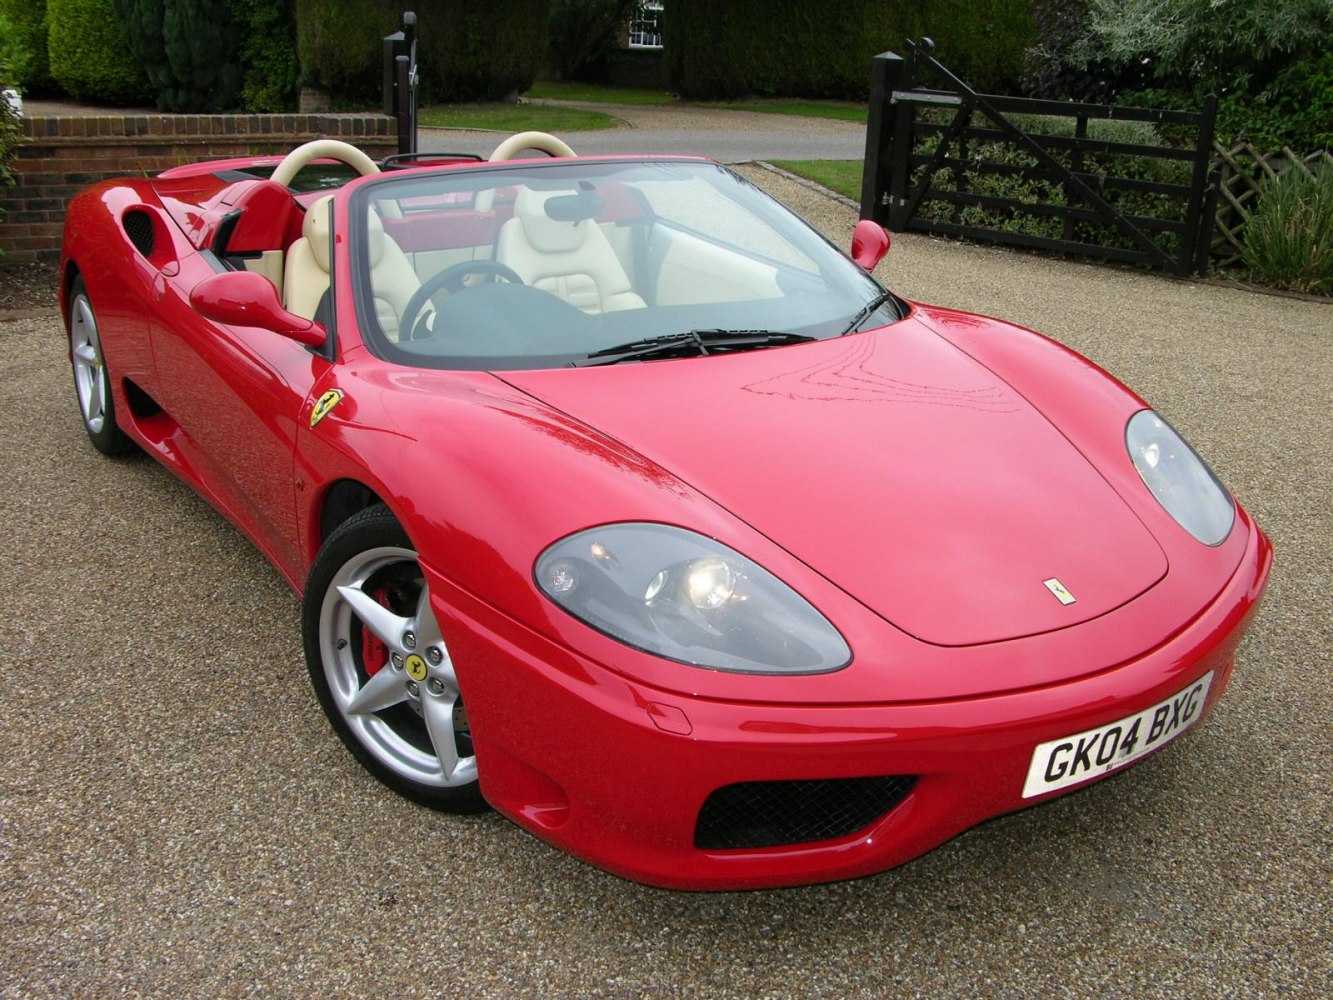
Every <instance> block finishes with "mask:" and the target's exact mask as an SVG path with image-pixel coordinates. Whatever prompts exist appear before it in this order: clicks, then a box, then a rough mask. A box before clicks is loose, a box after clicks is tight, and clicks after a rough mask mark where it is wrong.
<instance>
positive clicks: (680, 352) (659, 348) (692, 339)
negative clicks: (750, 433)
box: [570, 330, 815, 368]
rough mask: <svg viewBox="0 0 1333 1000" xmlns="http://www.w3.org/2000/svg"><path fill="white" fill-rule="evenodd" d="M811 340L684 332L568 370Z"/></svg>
mask: <svg viewBox="0 0 1333 1000" xmlns="http://www.w3.org/2000/svg"><path fill="white" fill-rule="evenodd" d="M814 339H815V338H814V337H810V336H807V335H806V334H804V333H784V332H779V331H775V330H686V331H685V332H684V333H668V334H665V335H664V336H661V337H649V338H648V339H646V340H632V341H630V342H629V343H628V344H618V345H616V346H615V347H607V348H604V349H603V350H600V351H593V352H592V353H591V354H589V355H588V356H587V358H585V359H583V360H582V361H572V362H570V365H571V367H574V368H585V367H590V366H592V365H615V364H619V363H620V362H622V361H651V360H653V359H660V358H686V357H692V356H698V355H703V354H726V353H729V352H731V351H748V350H752V349H756V348H761V347H778V346H780V345H782V344H800V343H803V342H804V341H807V340H814Z"/></svg>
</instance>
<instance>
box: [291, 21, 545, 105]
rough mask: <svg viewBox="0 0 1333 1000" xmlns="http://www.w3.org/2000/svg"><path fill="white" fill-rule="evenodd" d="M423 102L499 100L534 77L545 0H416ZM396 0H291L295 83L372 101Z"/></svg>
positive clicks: (392, 27) (540, 51)
mask: <svg viewBox="0 0 1333 1000" xmlns="http://www.w3.org/2000/svg"><path fill="white" fill-rule="evenodd" d="M411 6H412V7H414V8H415V10H416V12H417V18H418V25H419V29H420V36H419V41H418V46H417V52H418V61H419V63H420V69H421V86H422V93H421V97H422V99H423V100H424V101H437V100H448V101H478V100H498V99H500V98H503V97H506V96H508V95H510V94H519V93H522V92H523V91H525V90H527V89H528V88H529V87H530V86H532V82H533V81H534V80H535V79H536V78H537V68H538V66H539V65H540V64H541V60H542V57H543V56H544V54H545V48H546V26H547V13H548V0H490V2H488V3H486V4H479V3H476V2H475V0H418V2H416V3H414V4H412V5H411ZM402 11H403V3H402V0H296V26H297V44H298V49H299V52H300V60H301V81H302V83H304V84H307V85H310V86H315V87H321V88H323V89H325V90H328V91H330V92H331V93H333V94H334V95H335V97H339V98H343V99H345V100H352V101H373V100H378V98H379V96H380V87H381V81H382V68H381V53H382V48H381V44H382V43H381V39H382V38H383V37H384V36H385V35H387V34H389V33H390V32H393V31H396V30H398V29H399V27H400V26H401V21H402Z"/></svg>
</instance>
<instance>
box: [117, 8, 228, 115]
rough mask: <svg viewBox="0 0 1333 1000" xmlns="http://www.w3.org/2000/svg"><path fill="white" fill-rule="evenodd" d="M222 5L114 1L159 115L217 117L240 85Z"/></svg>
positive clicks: (225, 14) (226, 12) (225, 9)
mask: <svg viewBox="0 0 1333 1000" xmlns="http://www.w3.org/2000/svg"><path fill="white" fill-rule="evenodd" d="M230 7H231V5H230V4H228V3H227V2H226V0H116V11H117V13H118V14H119V15H120V19H121V23H122V24H124V26H125V35H126V38H127V39H128V41H129V44H130V51H131V52H133V53H134V56H135V58H136V59H138V60H139V63H140V65H141V66H143V68H144V71H145V72H146V73H147V74H148V79H149V80H151V81H152V83H153V85H154V86H155V87H156V88H157V106H158V108H159V109H160V110H162V111H222V110H226V109H228V108H233V107H235V106H236V105H237V103H238V100H239V97H240V93H241V84H242V73H241V66H240V59H239V52H238V42H239V32H238V31H237V27H236V23H235V21H234V20H233V19H232V16H231V13H230Z"/></svg>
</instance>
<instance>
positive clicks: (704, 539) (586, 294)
mask: <svg viewBox="0 0 1333 1000" xmlns="http://www.w3.org/2000/svg"><path fill="white" fill-rule="evenodd" d="M525 150H534V151H535V154H534V153H527V154H525V155H524V156H521V157H520V156H517V155H516V154H519V153H522V152H523V151H525ZM541 154H546V155H541ZM887 248H888V238H887V235H886V234H885V233H884V231H883V229H881V228H880V227H879V226H877V225H875V224H874V223H872V222H869V221H863V222H861V223H860V224H859V225H858V226H857V227H856V235H855V238H854V240H853V243H852V247H851V254H850V256H849V255H847V254H844V253H842V252H841V251H839V250H838V249H836V248H835V247H834V246H832V245H831V244H830V243H829V242H828V241H827V240H825V239H824V238H823V237H822V236H820V235H819V234H818V233H817V232H815V231H814V230H813V229H812V228H810V227H809V226H808V225H807V224H806V223H804V222H803V221H801V220H800V219H799V218H797V217H796V216H794V215H793V214H792V213H791V212H789V211H788V210H787V209H785V208H784V207H782V206H781V205H780V204H778V203H777V202H776V201H774V200H773V199H772V198H770V197H768V196H767V195H766V194H764V193H763V192H762V191H760V190H759V189H757V188H756V187H755V186H754V185H753V184H751V183H749V182H748V181H746V180H745V179H743V178H742V177H740V176H738V175H737V174H736V173H734V172H732V171H731V170H729V169H727V168H725V167H723V166H720V165H718V164H717V163H714V162H711V161H709V160H706V159H701V158H697V157H686V156H651V157H637V156H636V157H577V156H575V155H574V154H573V153H572V152H571V150H570V149H569V148H568V147H567V146H566V145H565V144H564V143H563V142H561V141H560V140H559V139H555V138H554V137H551V136H547V135H544V134H542V133H524V134H521V135H518V136H515V137H513V138H512V139H510V140H506V141H505V142H504V143H502V144H501V146H500V147H499V148H498V149H497V150H496V152H495V154H494V155H493V156H492V157H491V159H490V160H489V161H479V160H476V159H475V158H469V157H463V156H458V157H448V156H444V157H415V158H414V157H408V158H406V159H400V160H397V161H396V162H391V163H387V162H386V164H385V169H381V168H380V167H379V166H378V165H376V164H375V163H373V162H372V161H371V160H370V159H369V158H368V157H366V156H365V154H364V153H362V152H361V151H359V150H357V149H355V148H353V147H351V146H349V145H346V144H345V143H341V142H336V141H332V140H322V141H317V142H314V143H309V144H307V145H305V146H302V147H299V148H297V149H295V150H294V151H293V152H291V153H290V154H289V155H287V156H286V157H285V158H281V159H279V158H277V157H272V158H262V157H261V158H255V159H247V160H227V161H215V162H205V163H199V164H194V165H188V166H183V167H178V168H175V169H172V170H168V171H166V172H165V173H162V174H160V175H158V176H156V177H149V178H127V179H125V180H123V181H113V182H107V183H103V184H100V185H98V186H96V187H94V188H92V189H90V190H89V191H87V192H85V193H83V194H82V195H80V196H79V197H78V198H77V199H76V200H75V201H74V202H73V203H72V205H71V206H70V209H69V214H68V222H67V226H66V231H65V242H64V252H63V258H62V263H61V267H62V293H61V294H62V305H63V308H64V315H65V318H66V321H67V325H68V333H69V347H70V359H71V363H72V367H73V373H74V385H75V390H76V395H77V398H78V404H79V408H80V411H81V414H82V417H83V422H84V424H85V426H86V429H87V432H88V437H89V438H90V439H91V441H92V444H93V445H94V446H95V447H96V448H98V449H99V450H101V451H103V452H105V453H108V454H117V453H123V452H126V451H129V450H133V449H141V450H143V451H146V452H148V453H149V454H150V455H152V456H154V457H155V458H156V459H157V460H158V461H160V462H162V463H163V464H164V465H165V466H167V467H168V468H169V469H171V470H172V471H174V472H175V473H176V474H177V475H179V476H180V477H181V478H182V479H183V480H185V481H186V482H187V483H189V484H190V485H191V486H192V487H193V488H194V489H196V490H198V491H199V492H200V493H201V494H202V495H203V496H204V497H206V498H207V499H208V500H209V502H210V503H212V504H213V505H214V506H215V507H216V508H217V509H218V510H219V511H221V512H222V513H223V514H224V515H225V516H226V517H227V518H228V519H230V520H231V521H232V522H233V523H234V524H235V525H236V527H237V528H239V529H240V530H241V531H242V532H243V533H244V534H245V535H246V536H247V537H248V538H249V539H251V540H252V541H253V542H254V544H255V545H256V546H257V547H258V548H259V549H260V551H261V552H262V553H263V554H264V555H265V556H266V557H267V558H268V559H269V560H271V561H272V563H273V564H274V565H275V566H276V567H277V568H278V570H279V571H280V572H281V573H282V574H283V576H284V577H285V578H286V579H287V580H288V581H289V582H290V584H291V586H292V587H293V588H294V589H295V590H296V591H297V592H298V593H299V594H301V595H302V600H303V625H304V639H305V653H306V659H307V662H308V667H309V673H310V677H311V680H312V681H313V684H314V689H315V692H316V694H317V696H318V700H319V702H320V704H321V705H322V707H323V710H324V712H325V713H326V714H327V715H328V718H329V720H330V722H331V723H332V726H333V729H334V730H335V731H336V732H337V734H338V736H339V737H340V738H341V739H342V741H343V742H344V743H345V744H346V746H347V748H348V749H349V750H350V751H351V753H352V755H353V756H354V757H355V758H356V759H357V760H358V761H359V762H360V763H361V764H362V765H364V767H365V768H366V770H368V771H369V772H370V773H371V774H373V775H374V776H375V777H376V778H378V779H379V780H380V781H382V782H383V783H384V784H385V785H388V786H389V787H390V788H392V789H394V790H396V791H397V792H399V793H401V794H403V795H405V796H408V797H409V798H411V799H414V800H416V801H418V802H421V803H424V804H426V805H429V806H433V807H436V808H439V809H442V810H445V811H449V812H467V811H472V810H476V809H480V808H482V807H484V806H485V805H487V804H489V805H490V806H492V807H494V808H495V809H497V810H499V811H500V812H501V813H503V814H504V815H505V816H507V817H509V818H510V819H512V820H513V821H514V822H516V823H518V824H519V825H520V826H522V827H523V828H525V829H527V830H529V831H531V832H532V833H534V834H535V835H537V836H538V837H540V838H542V839H543V840H546V841H548V842H550V843H552V844H554V845H557V846H558V847H560V848H563V849H565V850H567V851H569V852H571V853H573V854H575V855H577V856H578V857H580V858H584V859H586V860H587V861H589V862H591V863H593V864H595V865H598V866H601V867H602V868H605V869H607V870H609V871H612V872H616V873H618V874H621V875H624V876H626V877H628V878H632V879H637V880H640V881H643V882H648V883H651V884H655V885H661V886H669V887H677V888H690V889H723V888H746V887H760V886H779V885H793V884H800V883H809V882H818V881H826V880H832V879H842V878H850V877H854V876H860V875H865V874H868V873H872V872H878V871H882V870H884V869H886V868H889V867H891V866H893V865H897V864H900V863H902V862H904V861H907V860H909V859H911V858H914V857H916V856H918V855H920V854H922V853H923V852H925V851H927V850H929V849H930V848H932V847H934V846H936V845H938V844H940V843H941V842H943V841H945V840H947V839H948V838H950V837H953V836H954V835H955V834H957V833H959V832H960V831H962V830H965V829H967V828H968V827H970V826H972V825H974V824H976V823H978V822H979V821H981V820H983V819H986V818H988V817H992V816H996V815H998V814H1001V813H1005V812H1008V811H1011V810H1015V809H1019V808H1021V807H1024V806H1027V805H1030V804H1033V803H1038V802H1042V801H1044V800H1046V799H1049V798H1051V797H1053V796H1056V795H1060V794H1062V793H1065V792H1067V791H1069V790H1071V789H1076V788H1080V787H1083V786H1086V785H1087V784H1088V783H1089V782H1092V781H1095V780H1096V779H1098V778H1101V777H1103V776H1105V775H1108V774H1112V773H1114V772H1116V771H1118V770H1119V769H1121V768H1124V767H1126V766H1127V765H1130V764H1132V763H1134V762H1136V761H1139V760H1141V759H1142V758H1143V757H1145V756H1146V755H1148V754H1150V753H1153V752H1154V751H1156V750H1157V749H1159V748H1161V747H1163V746H1165V745H1166V744H1167V743H1169V742H1171V741H1172V740H1174V739H1175V738H1176V737H1178V736H1180V735H1181V734H1182V733H1184V732H1186V731H1188V730H1189V729H1191V728H1192V727H1194V726H1195V725H1197V724H1198V723H1199V721H1200V720H1201V719H1202V718H1203V717H1204V716H1205V715H1206V714H1207V713H1208V712H1209V710H1210V709H1211V708H1212V706H1213V704H1214V703H1215V702H1216V701H1217V699H1218V698H1219V697H1220V696H1221V694H1222V692H1223V690H1224V689H1225V688H1226V686H1227V681H1228V680H1229V678H1230V675H1231V671H1232V667H1233V662H1234V655H1235V649H1236V646H1237V644H1238V643H1239V641H1240V639H1241V636H1242V633H1243V632H1244V630H1245V627H1246V624H1247V622H1248V620H1249V618H1250V617H1251V615H1252V614H1253V612H1254V610H1255V608H1256V607H1257V605H1258V603H1259V599H1260V596H1261V594H1262V591H1263V588H1264V584H1265V580H1266V578H1267V575H1268V570H1269V566H1270V563H1271V559H1272V550H1271V547H1270V544H1269V542H1268V540H1267V538H1266V537H1265V536H1264V534H1263V533H1262V532H1261V531H1260V530H1259V528H1258V527H1257V526H1256V525H1255V523H1254V522H1253V521H1252V520H1251V519H1250V518H1249V517H1248V516H1247V515H1246V513H1245V511H1244V510H1242V509H1241V508H1240V507H1239V506H1238V505H1237V504H1236V502H1235V500H1234V499H1233V498H1232V496H1231V495H1230V494H1229V493H1228V492H1227V490H1226V489H1225V488H1224V487H1223V486H1222V485H1221V484H1220V483H1219V482H1218V480H1217V479H1216V477H1215V476H1214V475H1213V473H1212V472H1210V471H1209V469H1208V467H1207V466H1206V465H1205V464H1204V463H1203V461H1202V460H1200V458H1199V457H1198V456H1197V455H1196V454H1195V452H1194V451H1193V450H1192V449H1191V448H1190V446H1189V445H1188V444H1186V443H1185V441H1184V440H1183V439H1182V438H1181V436H1180V435H1179V434H1177V433H1176V431H1175V430H1173V429H1172V427H1171V425H1170V424H1168V423H1167V422H1166V420H1164V419H1163V418H1162V417H1160V416H1159V415H1158V414H1157V413H1155V412H1154V411H1153V410H1152V409H1150V408H1149V407H1148V406H1147V405H1146V404H1145V403H1144V402H1143V401H1142V400H1141V399H1139V398H1138V397H1137V396H1136V395H1134V393H1133V392H1131V391H1130V390H1128V389H1126V388H1125V387H1124V386H1122V385H1121V384H1120V383H1118V382H1117V381H1116V380H1115V379H1113V378H1112V377H1111V376H1110V375H1108V374H1107V373H1106V372H1104V371H1102V370H1101V369H1099V368H1097V367H1096V366H1095V365H1093V364H1092V363H1091V362H1089V361H1087V360H1085V359H1084V358H1082V357H1079V356H1078V355H1076V354H1074V353H1072V352H1071V351H1069V350H1066V349H1065V348H1063V347H1061V346H1059V345H1058V344H1056V343H1054V342H1052V341H1050V340H1048V339H1046V338H1044V337H1042V336H1040V335H1038V334H1035V333H1032V332H1030V331H1028V330H1024V329H1021V328H1018V327H1015V326H1012V325H1009V324H1006V323H1003V322H1000V321H998V320H992V319H985V318H983V317H980V316H976V315H972V314H968V313H962V312H957V311H954V310H950V309H942V308H933V307H930V306H925V305H919V304H915V303H911V302H907V301H904V300H903V299H901V298H899V297H897V296H895V295H894V294H892V293H891V292H888V291H886V290H885V289H884V288H883V287H881V286H880V284H879V283H878V282H877V281H876V280H875V279H874V278H873V277H872V276H871V274H870V270H871V269H873V268H874V266H875V264H876V263H877V262H878V261H879V259H880V258H881V257H882V256H883V254H884V252H885V251H886V250H887Z"/></svg>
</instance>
